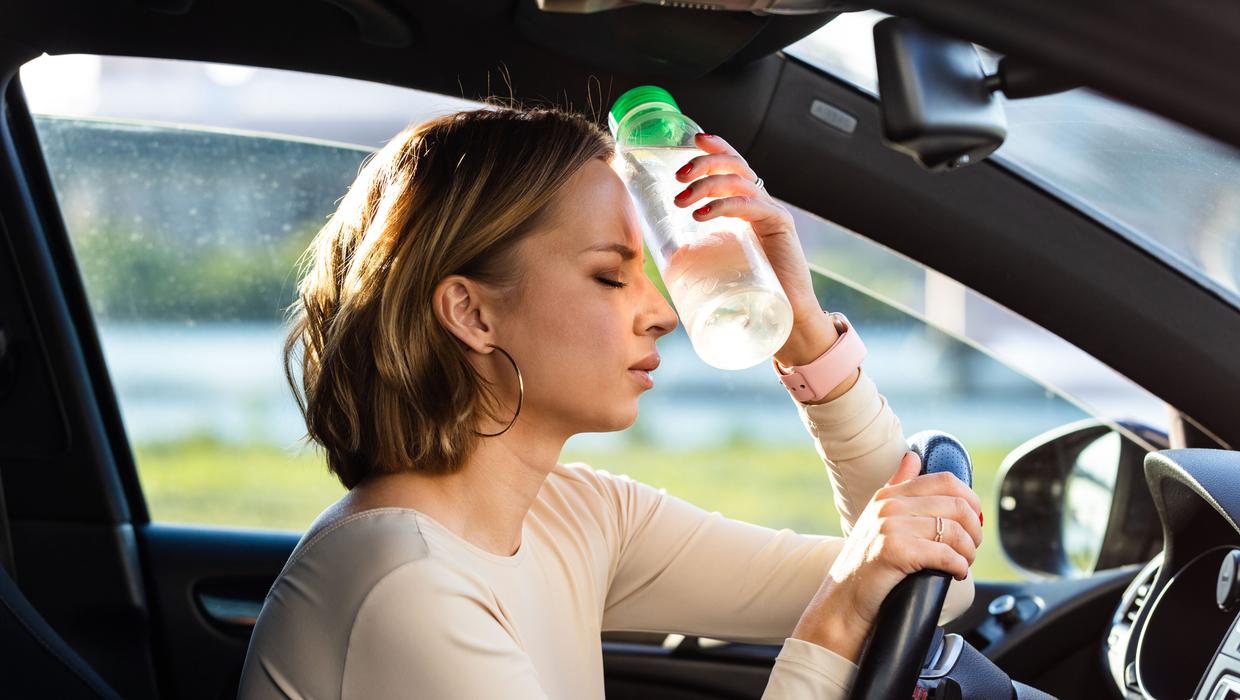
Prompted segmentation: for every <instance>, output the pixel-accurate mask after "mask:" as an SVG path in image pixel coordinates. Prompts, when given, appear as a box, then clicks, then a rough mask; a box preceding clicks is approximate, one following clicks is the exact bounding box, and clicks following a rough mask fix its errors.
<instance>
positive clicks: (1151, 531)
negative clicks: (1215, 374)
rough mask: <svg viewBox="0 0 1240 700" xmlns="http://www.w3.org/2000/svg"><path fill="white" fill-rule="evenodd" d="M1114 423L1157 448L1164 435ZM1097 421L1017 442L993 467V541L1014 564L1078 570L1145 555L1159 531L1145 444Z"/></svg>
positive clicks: (1070, 573) (1055, 572)
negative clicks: (996, 535) (995, 519)
mask: <svg viewBox="0 0 1240 700" xmlns="http://www.w3.org/2000/svg"><path fill="white" fill-rule="evenodd" d="M1121 427H1123V428H1124V429H1125V431H1127V432H1128V433H1129V434H1132V435H1136V436H1138V437H1140V439H1142V440H1144V441H1145V442H1146V443H1148V444H1149V445H1152V446H1154V447H1155V448H1157V449H1164V448H1166V447H1167V436H1166V435H1165V434H1163V433H1161V432H1159V431H1157V430H1154V429H1152V428H1148V427H1146V426H1141V425H1136V424H1130V423H1123V424H1121ZM1129 434H1125V432H1120V431H1117V430H1115V429H1114V428H1113V427H1111V426H1110V425H1108V424H1105V423H1102V422H1101V421H1098V420H1093V419H1090V420H1084V421H1079V422H1076V423H1071V424H1068V425H1066V426H1063V427H1060V428H1056V429H1054V430H1051V431H1049V432H1046V433H1043V434H1042V435H1039V436H1037V437H1035V438H1033V439H1032V440H1029V441H1028V442H1026V443H1025V444H1023V445H1021V446H1020V447H1018V448H1016V449H1015V450H1013V451H1012V453H1011V454H1009V455H1008V456H1007V457H1006V458H1004V460H1003V463H1002V464H1001V465H1000V466H999V509H998V514H999V522H998V525H999V542H1000V544H1001V545H1002V547H1003V552H1004V554H1005V555H1006V556H1007V558H1008V560H1009V561H1010V562H1011V563H1012V564H1013V565H1014V566H1016V567H1017V568H1020V569H1023V570H1025V571H1028V572H1030V573H1033V574H1037V575H1043V576H1066V577H1074V576H1084V575H1088V574H1090V573H1092V572H1094V571H1097V570H1100V569H1108V568H1112V567H1116V566H1122V565H1124V564H1134V563H1138V562H1144V561H1147V560H1148V559H1149V558H1150V557H1152V556H1154V555H1155V554H1157V553H1158V551H1159V550H1160V549H1161V548H1162V530H1161V528H1160V527H1159V524H1158V515H1157V513H1156V512H1155V510H1154V502H1153V500H1151V498H1150V493H1149V488H1148V487H1147V485H1146V482H1145V471H1144V467H1143V462H1144V460H1145V455H1146V453H1147V452H1148V449H1147V447H1146V446H1145V445H1142V444H1141V443H1139V442H1137V441H1136V440H1134V439H1133V438H1132V437H1130V436H1129Z"/></svg>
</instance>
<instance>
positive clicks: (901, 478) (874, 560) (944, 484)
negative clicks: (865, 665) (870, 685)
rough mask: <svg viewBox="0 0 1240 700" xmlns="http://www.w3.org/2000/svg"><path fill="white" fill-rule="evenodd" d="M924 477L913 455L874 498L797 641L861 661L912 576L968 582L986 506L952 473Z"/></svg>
mask: <svg viewBox="0 0 1240 700" xmlns="http://www.w3.org/2000/svg"><path fill="white" fill-rule="evenodd" d="M920 471H921V460H920V458H918V456H917V454H916V453H915V452H908V453H906V454H905V456H904V458H903V459H902V460H901V461H900V467H899V468H898V469H897V470H896V473H895V474H894V475H893V476H892V477H891V479H890V480H889V481H888V482H887V484H886V485H885V486H883V487H882V488H880V489H879V490H878V491H876V492H875V493H874V497H873V498H872V499H870V502H869V504H868V505H867V506H866V508H865V510H863V511H862V512H861V515H860V516H858V518H857V522H856V524H854V525H853V529H852V532H851V533H849V535H848V538H847V539H846V540H845V542H844V547H843V549H842V550H841V551H840V553H839V555H838V556H837V557H836V559H835V562H834V563H833V564H832V565H831V569H830V571H829V573H828V575H827V578H826V580H825V581H823V584H822V587H821V588H819V590H818V593H817V594H815V596H814V599H813V600H812V601H811V602H810V604H809V606H808V607H807V608H806V610H805V614H804V615H803V616H802V617H801V621H800V622H799V623H798V624H797V627H796V630H794V631H793V634H792V636H793V637H796V638H799V639H804V640H806V641H811V642H814V643H816V644H819V645H821V646H824V647H826V648H828V649H831V650H832V651H834V652H836V653H837V654H840V655H841V656H844V657H845V658H848V659H850V660H852V661H857V659H858V658H859V657H860V652H861V647H862V645H863V643H864V641H865V637H866V635H867V634H868V632H869V630H870V628H871V627H872V626H873V624H874V619H875V617H876V616H877V614H878V609H879V606H881V605H882V603H883V600H884V599H886V597H887V594H888V593H890V592H891V589H892V588H894V587H895V585H896V584H897V583H899V582H900V581H902V580H903V579H904V577H905V576H907V575H909V574H911V573H913V572H915V571H920V570H922V569H937V570H939V571H943V572H946V573H948V574H950V575H951V576H952V577H953V578H955V579H956V580H964V579H965V578H967V577H968V575H969V566H971V565H972V564H973V560H974V557H975V556H976V555H977V547H978V546H979V545H980V544H981V543H982V524H981V518H980V516H979V513H981V501H980V500H979V499H978V497H977V494H975V493H974V492H973V490H972V489H970V488H969V487H968V486H966V485H965V484H964V482H962V481H960V480H959V479H957V478H956V477H955V476H954V475H952V474H950V473H947V472H940V473H937V474H925V475H920V476H919V475H918V474H919V472H920ZM940 519H941V520H940ZM939 522H941V523H942V535H941V537H940V538H939V541H936V535H937V533H938V524H939Z"/></svg>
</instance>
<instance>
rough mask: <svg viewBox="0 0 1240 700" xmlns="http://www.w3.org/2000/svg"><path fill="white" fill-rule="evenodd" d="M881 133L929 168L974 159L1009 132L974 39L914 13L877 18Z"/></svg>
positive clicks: (945, 167) (996, 146) (876, 57)
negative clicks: (937, 27)
mask: <svg viewBox="0 0 1240 700" xmlns="http://www.w3.org/2000/svg"><path fill="white" fill-rule="evenodd" d="M874 58H875V61H876V63H877V67H878V95H879V100H878V107H879V111H880V112H881V114H882V122H883V139H884V141H886V143H887V144H888V145H889V146H891V147H893V148H895V149H896V150H898V151H902V152H904V153H907V154H908V155H910V156H912V157H913V159H914V160H916V161H917V162H918V163H919V164H921V165H922V166H923V167H925V168H926V169H928V170H946V169H949V168H957V167H960V166H963V165H968V164H970V163H976V162H978V161H980V160H982V159H984V158H985V157H986V156H988V155H990V154H991V153H993V152H994V150H995V149H996V148H998V147H999V146H1000V145H1002V144H1003V139H1004V138H1005V137H1006V136H1007V117H1006V116H1005V115H1004V112H1003V106H1002V105H1001V104H1000V102H999V97H998V96H996V95H995V94H994V93H993V92H991V90H990V88H989V87H988V85H987V79H986V72H985V69H984V68H983V67H982V59H981V57H980V56H979V55H978V53H977V49H976V48H974V47H973V44H971V43H969V42H967V41H962V40H960V39H955V38H952V37H949V36H945V35H942V34H939V33H937V32H934V31H932V30H930V29H928V28H927V27H925V26H924V25H922V24H921V23H920V22H917V21H916V20H912V19H908V18H905V17H888V18H887V19H884V20H883V21H881V22H879V23H878V24H876V25H874Z"/></svg>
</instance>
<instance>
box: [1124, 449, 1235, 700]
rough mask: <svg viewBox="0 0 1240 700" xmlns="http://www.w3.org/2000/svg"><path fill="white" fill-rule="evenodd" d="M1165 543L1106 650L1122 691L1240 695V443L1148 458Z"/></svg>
mask: <svg viewBox="0 0 1240 700" xmlns="http://www.w3.org/2000/svg"><path fill="white" fill-rule="evenodd" d="M1145 468H1146V477H1147V480H1148V482H1149V485H1150V491H1151V496H1152V497H1153V500H1154V505H1155V508H1156V509H1157V511H1158V517H1159V519H1160V521H1161V524H1162V527H1163V542H1164V548H1163V552H1162V553H1161V554H1159V555H1158V556H1156V557H1154V558H1153V559H1152V560H1150V561H1149V562H1148V563H1147V564H1146V565H1145V567H1144V568H1142V569H1141V571H1140V572H1139V573H1138V574H1137V575H1136V577H1135V578H1133V580H1132V582H1131V583H1130V584H1129V585H1128V588H1127V589H1126V590H1125V591H1124V594H1123V596H1122V597H1121V599H1120V604H1119V606H1118V607H1117V608H1116V610H1115V612H1114V614H1113V615H1112V617H1111V623H1110V630H1109V632H1108V634H1107V637H1106V640H1105V642H1104V643H1103V653H1104V656H1105V659H1106V664H1107V666H1108V669H1109V671H1110V675H1111V678H1112V679H1113V681H1114V682H1115V686H1116V689H1117V690H1118V691H1119V694H1120V696H1121V697H1124V698H1126V699H1128V698H1132V699H1134V700H1135V699H1138V698H1140V699H1142V700H1144V699H1146V698H1154V699H1156V700H1170V699H1175V700H1182V699H1184V698H1193V699H1194V700H1240V582H1238V581H1237V578H1238V577H1240V527H1238V526H1237V522H1240V452H1231V451H1225V450H1205V449H1183V450H1164V451H1161V452H1154V453H1150V454H1149V455H1148V456H1147V458H1146V462H1145Z"/></svg>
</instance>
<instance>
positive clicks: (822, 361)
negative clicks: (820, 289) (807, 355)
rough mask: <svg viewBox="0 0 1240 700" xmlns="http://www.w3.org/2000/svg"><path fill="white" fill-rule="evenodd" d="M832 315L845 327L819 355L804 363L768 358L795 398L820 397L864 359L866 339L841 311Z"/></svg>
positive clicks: (807, 399) (837, 384)
mask: <svg viewBox="0 0 1240 700" xmlns="http://www.w3.org/2000/svg"><path fill="white" fill-rule="evenodd" d="M831 316H832V317H833V318H836V319H839V320H840V321H842V322H843V323H842V324H836V327H837V328H839V327H840V326H841V325H842V326H843V329H844V330H843V331H842V332H841V333H840V336H839V337H838V338H836V340H835V342H834V343H832V344H831V347H829V348H827V351H826V352H824V353H822V354H821V355H819V356H818V358H817V359H816V360H814V361H813V362H810V363H809V364H806V365H797V366H794V367H787V368H785V367H782V366H781V365H780V364H779V362H777V361H776V360H775V358H774V357H772V358H771V364H772V365H773V366H774V367H775V372H776V373H777V374H779V380H780V381H781V382H783V383H784V386H785V387H787V388H788V391H789V392H790V393H791V394H792V397H793V398H795V399H796V400H797V401H801V402H806V401H819V400H821V399H822V397H824V396H826V395H827V394H829V393H831V390H832V389H834V388H835V387H837V386H839V385H840V382H843V381H844V380H845V379H847V378H848V376H849V375H850V374H852V373H853V372H854V371H855V370H856V369H857V368H858V367H860V366H861V362H862V361H863V360H865V355H866V349H865V343H862V342H861V336H859V335H857V331H856V330H854V329H853V327H852V324H850V323H849V322H848V319H847V318H845V317H844V314H841V313H833V314H831Z"/></svg>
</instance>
